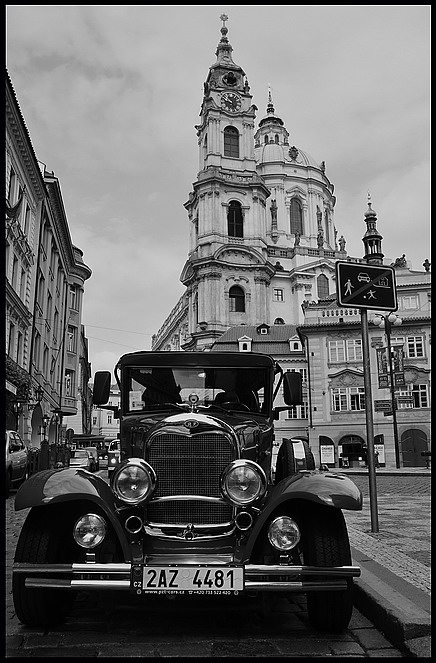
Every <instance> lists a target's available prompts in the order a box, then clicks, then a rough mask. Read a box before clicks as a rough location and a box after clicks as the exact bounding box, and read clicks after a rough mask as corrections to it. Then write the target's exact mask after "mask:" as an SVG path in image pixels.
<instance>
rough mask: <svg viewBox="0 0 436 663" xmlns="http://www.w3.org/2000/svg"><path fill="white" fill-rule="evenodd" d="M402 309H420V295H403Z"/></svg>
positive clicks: (401, 300)
mask: <svg viewBox="0 0 436 663" xmlns="http://www.w3.org/2000/svg"><path fill="white" fill-rule="evenodd" d="M400 302H401V307H400V308H404V309H417V308H419V299H418V295H407V296H406V295H403V296H402V297H400Z"/></svg>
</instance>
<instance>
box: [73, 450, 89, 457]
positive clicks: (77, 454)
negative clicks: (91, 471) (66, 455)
mask: <svg viewBox="0 0 436 663" xmlns="http://www.w3.org/2000/svg"><path fill="white" fill-rule="evenodd" d="M74 458H88V452H87V451H76V452H75V454H74Z"/></svg>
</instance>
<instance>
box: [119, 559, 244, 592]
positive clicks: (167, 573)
mask: <svg viewBox="0 0 436 663" xmlns="http://www.w3.org/2000/svg"><path fill="white" fill-rule="evenodd" d="M132 589H133V590H134V591H135V592H136V593H137V594H142V593H143V592H148V593H152V594H185V593H186V594H194V593H195V594H223V593H226V594H228V593H233V592H239V591H242V590H243V589H244V569H243V567H242V566H231V567H229V566H142V567H133V568H132Z"/></svg>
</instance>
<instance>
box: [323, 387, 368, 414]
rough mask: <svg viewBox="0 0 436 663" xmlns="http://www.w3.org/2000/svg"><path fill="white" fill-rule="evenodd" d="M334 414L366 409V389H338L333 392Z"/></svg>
mask: <svg viewBox="0 0 436 663" xmlns="http://www.w3.org/2000/svg"><path fill="white" fill-rule="evenodd" d="M331 399H332V410H333V412H346V411H348V410H352V411H354V412H355V411H356V410H364V409H365V389H364V387H338V388H336V389H332V390H331Z"/></svg>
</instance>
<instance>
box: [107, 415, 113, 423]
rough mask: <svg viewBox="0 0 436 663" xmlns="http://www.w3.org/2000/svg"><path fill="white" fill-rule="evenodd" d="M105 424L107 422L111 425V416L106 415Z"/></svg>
mask: <svg viewBox="0 0 436 663" xmlns="http://www.w3.org/2000/svg"><path fill="white" fill-rule="evenodd" d="M107 422H108V424H111V423H112V415H111V414H108V415H107Z"/></svg>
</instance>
